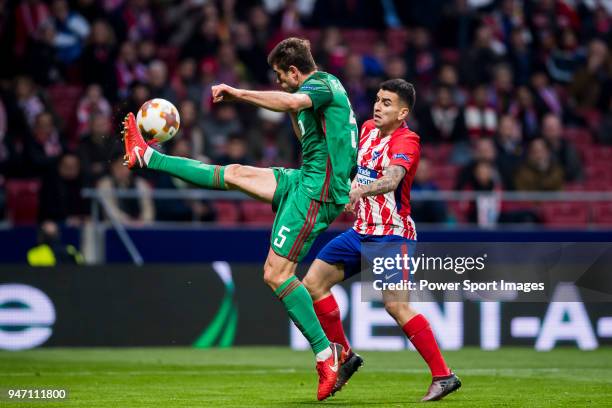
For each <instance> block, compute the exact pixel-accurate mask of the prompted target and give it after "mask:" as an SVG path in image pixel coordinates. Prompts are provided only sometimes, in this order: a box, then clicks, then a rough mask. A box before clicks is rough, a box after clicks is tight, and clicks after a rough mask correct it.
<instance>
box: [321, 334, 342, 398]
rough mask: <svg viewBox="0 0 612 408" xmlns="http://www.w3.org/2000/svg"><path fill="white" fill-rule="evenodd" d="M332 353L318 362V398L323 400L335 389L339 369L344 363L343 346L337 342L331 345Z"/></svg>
mask: <svg viewBox="0 0 612 408" xmlns="http://www.w3.org/2000/svg"><path fill="white" fill-rule="evenodd" d="M329 347H331V350H332V355H331V357H329V358H328V359H327V360H325V361H318V362H317V372H318V373H319V389H318V391H317V399H318V400H319V401H323V400H324V399H325V398H327V397H329V396H330V395H331V393H332V391H333V390H334V386H335V385H336V381H337V380H338V370H339V368H340V364H342V346H341V345H340V344H337V343H331V344H330V345H329Z"/></svg>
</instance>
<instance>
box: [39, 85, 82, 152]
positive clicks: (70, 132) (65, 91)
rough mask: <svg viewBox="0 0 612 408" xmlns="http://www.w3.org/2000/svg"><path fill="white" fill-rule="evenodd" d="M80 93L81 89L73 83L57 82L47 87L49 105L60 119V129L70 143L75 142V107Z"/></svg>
mask: <svg viewBox="0 0 612 408" xmlns="http://www.w3.org/2000/svg"><path fill="white" fill-rule="evenodd" d="M82 93H83V89H82V88H81V87H80V86H74V85H63V84H59V85H52V86H50V87H48V88H47V95H48V96H49V100H50V102H51V106H53V109H54V110H55V112H56V113H57V114H58V116H59V117H60V119H61V120H62V129H63V130H64V131H65V132H66V135H67V136H68V139H69V140H70V142H71V144H72V145H74V144H76V143H77V141H76V137H77V134H76V131H77V126H76V109H77V105H78V103H79V98H80V97H81V94H82Z"/></svg>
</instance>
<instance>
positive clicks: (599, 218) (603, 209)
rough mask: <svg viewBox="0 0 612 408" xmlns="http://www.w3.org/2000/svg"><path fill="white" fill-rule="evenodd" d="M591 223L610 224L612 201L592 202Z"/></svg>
mask: <svg viewBox="0 0 612 408" xmlns="http://www.w3.org/2000/svg"><path fill="white" fill-rule="evenodd" d="M592 208H593V223H594V224H595V225H598V226H603V225H605V226H611V225H612V202H606V203H594V204H593V207H592Z"/></svg>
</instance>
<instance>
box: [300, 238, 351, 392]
mask: <svg viewBox="0 0 612 408" xmlns="http://www.w3.org/2000/svg"><path fill="white" fill-rule="evenodd" d="M330 244H333V241H332V242H331V243H330ZM328 245H329V244H328ZM326 248H327V247H326ZM324 251H325V249H324V250H323V251H322V252H324ZM342 280H344V267H343V265H342V264H334V265H331V264H329V263H327V262H324V261H322V260H321V259H315V261H314V262H313V263H312V264H311V266H310V268H309V269H308V273H307V274H306V276H305V277H304V286H306V289H308V292H309V293H310V296H311V297H312V300H313V306H314V310H315V313H316V314H317V318H318V319H319V322H320V323H321V327H322V328H323V330H324V331H325V335H326V336H327V338H328V339H329V341H331V342H334V343H338V344H341V345H342V347H343V348H344V355H343V358H342V364H341V365H340V371H339V372H338V380H337V381H336V385H335V386H334V389H333V390H332V395H333V394H335V393H336V392H338V391H340V390H341V389H342V387H344V385H345V384H346V383H347V382H348V380H349V379H350V378H351V377H352V376H353V374H355V372H357V370H358V369H359V367H361V366H362V365H363V358H361V356H360V355H359V354H357V353H355V352H353V351H352V350H351V346H350V344H349V342H348V339H347V338H346V334H345V333H344V328H343V327H342V320H341V319H340V309H339V308H338V303H337V302H336V298H335V297H334V295H333V294H332V293H331V288H332V286H334V285H335V284H337V283H339V282H341V281H342Z"/></svg>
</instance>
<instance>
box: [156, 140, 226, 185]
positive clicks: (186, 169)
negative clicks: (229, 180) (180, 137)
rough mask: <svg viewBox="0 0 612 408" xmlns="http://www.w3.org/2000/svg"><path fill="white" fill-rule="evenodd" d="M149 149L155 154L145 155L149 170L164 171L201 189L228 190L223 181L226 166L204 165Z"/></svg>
mask: <svg viewBox="0 0 612 408" xmlns="http://www.w3.org/2000/svg"><path fill="white" fill-rule="evenodd" d="M149 149H151V150H152V151H153V152H152V154H151V155H150V156H149V155H147V154H145V159H148V160H147V167H148V168H150V169H153V170H159V171H163V172H165V173H168V174H171V175H173V176H175V177H178V178H180V179H183V180H185V181H187V182H189V183H192V184H195V185H197V186H200V187H204V188H208V189H213V190H227V187H226V186H225V181H224V179H223V173H224V172H225V167H224V166H215V165H212V164H204V163H202V162H199V161H197V160H192V159H188V158H185V157H174V156H167V155H165V154H161V153H159V152H157V151H155V150H154V149H152V148H149ZM147 156H149V157H147Z"/></svg>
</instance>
